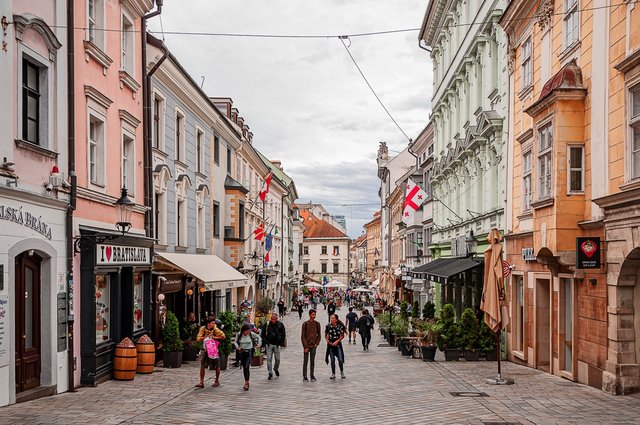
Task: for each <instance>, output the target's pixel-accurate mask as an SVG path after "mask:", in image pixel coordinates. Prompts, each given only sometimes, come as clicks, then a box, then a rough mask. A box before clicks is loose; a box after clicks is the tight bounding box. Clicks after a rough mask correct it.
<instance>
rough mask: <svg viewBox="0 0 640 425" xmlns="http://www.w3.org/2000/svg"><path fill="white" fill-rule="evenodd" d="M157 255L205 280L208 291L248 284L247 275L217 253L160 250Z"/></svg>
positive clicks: (164, 260) (161, 259) (159, 258)
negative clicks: (179, 252)
mask: <svg viewBox="0 0 640 425" xmlns="http://www.w3.org/2000/svg"><path fill="white" fill-rule="evenodd" d="M156 257H157V259H158V260H159V261H163V262H166V263H169V264H170V265H172V266H174V267H177V268H179V269H181V270H183V271H184V272H185V273H189V274H190V275H191V276H193V277H195V278H196V279H198V280H199V281H201V282H203V283H204V287H205V288H206V290H207V291H217V290H225V289H230V288H239V287H241V286H245V285H246V284H247V276H245V275H243V274H242V273H240V272H239V271H238V270H236V269H234V268H233V267H231V266H230V265H229V264H227V263H226V262H225V261H224V260H222V259H221V258H220V257H218V256H216V255H203V254H175V253H168V252H158V253H156Z"/></svg>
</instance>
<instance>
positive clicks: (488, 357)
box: [484, 350, 498, 362]
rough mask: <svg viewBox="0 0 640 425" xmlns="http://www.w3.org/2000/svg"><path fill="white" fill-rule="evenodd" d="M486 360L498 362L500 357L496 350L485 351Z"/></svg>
mask: <svg viewBox="0 0 640 425" xmlns="http://www.w3.org/2000/svg"><path fill="white" fill-rule="evenodd" d="M484 358H485V359H486V360H487V361H489V362H495V361H497V360H498V355H497V354H496V350H491V351H485V352H484Z"/></svg>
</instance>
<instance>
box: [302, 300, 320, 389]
mask: <svg viewBox="0 0 640 425" xmlns="http://www.w3.org/2000/svg"><path fill="white" fill-rule="evenodd" d="M320 332H321V330H320V322H318V321H316V311H315V310H314V309H311V310H309V320H307V321H306V322H304V323H303V324H302V331H301V333H300V339H301V340H302V348H303V350H304V361H303V363H302V381H303V382H309V379H308V378H307V377H308V376H311V381H312V382H313V381H315V380H316V377H315V375H314V373H313V372H314V370H315V362H316V349H317V348H318V345H320V340H321V338H322V336H321V333H320ZM307 364H308V365H309V372H310V374H309V375H307Z"/></svg>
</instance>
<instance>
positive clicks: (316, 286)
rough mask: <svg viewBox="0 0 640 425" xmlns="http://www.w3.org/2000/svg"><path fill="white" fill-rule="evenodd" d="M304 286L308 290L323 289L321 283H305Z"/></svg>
mask: <svg viewBox="0 0 640 425" xmlns="http://www.w3.org/2000/svg"><path fill="white" fill-rule="evenodd" d="M302 286H304V287H306V288H322V285H320V284H319V283H315V282H309V283H305V284H304V285H302Z"/></svg>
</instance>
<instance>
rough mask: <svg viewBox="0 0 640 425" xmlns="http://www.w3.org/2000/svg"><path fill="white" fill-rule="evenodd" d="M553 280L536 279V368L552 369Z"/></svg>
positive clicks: (548, 370) (546, 370)
mask: <svg viewBox="0 0 640 425" xmlns="http://www.w3.org/2000/svg"><path fill="white" fill-rule="evenodd" d="M551 311H552V306H551V280H550V279H536V359H537V361H536V368H538V369H540V370H543V371H545V372H550V371H551Z"/></svg>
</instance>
